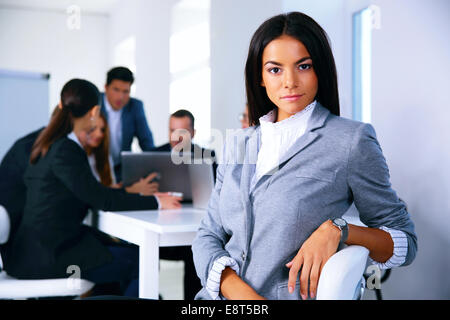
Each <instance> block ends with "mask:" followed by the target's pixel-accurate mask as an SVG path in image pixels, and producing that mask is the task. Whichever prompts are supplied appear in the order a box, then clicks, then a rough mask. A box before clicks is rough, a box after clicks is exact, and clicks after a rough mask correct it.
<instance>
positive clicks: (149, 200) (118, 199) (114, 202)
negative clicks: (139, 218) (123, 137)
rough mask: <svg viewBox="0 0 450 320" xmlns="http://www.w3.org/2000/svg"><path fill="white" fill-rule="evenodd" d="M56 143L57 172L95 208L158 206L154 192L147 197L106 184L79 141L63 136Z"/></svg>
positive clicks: (120, 208) (85, 201)
mask: <svg viewBox="0 0 450 320" xmlns="http://www.w3.org/2000/svg"><path fill="white" fill-rule="evenodd" d="M56 147H57V148H56V150H55V152H52V153H53V157H54V159H53V160H52V171H53V173H54V175H55V176H56V177H57V178H58V179H59V180H60V181H61V182H62V183H63V184H64V186H65V187H67V188H68V189H69V190H70V191H71V192H72V193H73V194H74V195H75V196H76V197H77V198H78V199H80V200H81V201H82V202H84V203H86V204H88V205H90V206H91V207H92V208H93V209H98V210H105V211H126V210H145V209H147V210H148V209H157V208H158V203H157V201H156V199H155V197H153V196H149V197H143V196H140V195H137V194H130V193H126V192H124V191H123V190H120V189H112V188H108V187H105V186H103V185H102V184H101V183H100V182H98V181H97V180H96V179H95V177H94V176H93V175H92V171H91V169H90V167H89V163H88V160H87V157H86V154H85V152H84V150H82V149H81V147H80V146H78V145H77V144H76V143H75V142H73V141H71V140H68V139H63V141H62V142H61V143H59V144H58V145H57V146H56Z"/></svg>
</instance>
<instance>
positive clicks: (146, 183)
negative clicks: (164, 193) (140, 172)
mask: <svg viewBox="0 0 450 320" xmlns="http://www.w3.org/2000/svg"><path fill="white" fill-rule="evenodd" d="M156 175H157V173H156V172H153V173H150V174H149V175H148V176H147V177H145V178H142V179H140V180H139V181H138V182H135V183H134V184H132V185H131V186H129V187H126V188H125V190H126V191H127V192H128V193H139V194H140V195H141V196H152V195H154V194H155V192H158V188H159V184H158V183H157V182H150V181H152V180H153V179H154V178H156Z"/></svg>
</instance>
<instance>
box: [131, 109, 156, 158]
mask: <svg viewBox="0 0 450 320" xmlns="http://www.w3.org/2000/svg"><path fill="white" fill-rule="evenodd" d="M135 125H136V136H137V138H138V140H139V146H140V147H141V149H142V151H151V150H152V149H153V148H155V144H154V142H153V134H152V131H151V130H150V127H149V126H148V123H147V118H146V116H145V112H144V105H143V103H142V102H141V101H139V100H137V103H136V113H135Z"/></svg>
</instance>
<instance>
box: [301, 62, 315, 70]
mask: <svg viewBox="0 0 450 320" xmlns="http://www.w3.org/2000/svg"><path fill="white" fill-rule="evenodd" d="M311 67H312V65H311V64H309V63H305V64H301V65H299V66H298V68H299V69H300V70H308V69H311Z"/></svg>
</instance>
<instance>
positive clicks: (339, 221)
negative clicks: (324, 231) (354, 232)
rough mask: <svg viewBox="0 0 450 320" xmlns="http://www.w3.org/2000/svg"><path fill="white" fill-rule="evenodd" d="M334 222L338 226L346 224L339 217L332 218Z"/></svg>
mask: <svg viewBox="0 0 450 320" xmlns="http://www.w3.org/2000/svg"><path fill="white" fill-rule="evenodd" d="M334 223H335V224H336V225H338V226H340V227H345V225H346V223H345V220H344V219H341V218H336V219H334Z"/></svg>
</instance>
